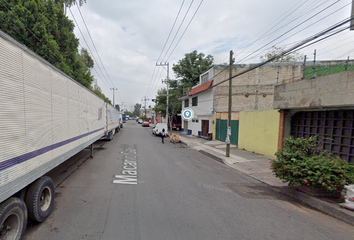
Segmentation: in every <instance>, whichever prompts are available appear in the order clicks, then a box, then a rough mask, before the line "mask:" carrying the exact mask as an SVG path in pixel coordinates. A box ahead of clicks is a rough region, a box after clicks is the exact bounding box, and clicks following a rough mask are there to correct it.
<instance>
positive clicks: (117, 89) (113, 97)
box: [110, 88, 118, 108]
mask: <svg viewBox="0 0 354 240" xmlns="http://www.w3.org/2000/svg"><path fill="white" fill-rule="evenodd" d="M110 89H111V90H112V91H113V107H114V108H115V107H116V105H114V103H115V102H114V90H118V88H110Z"/></svg>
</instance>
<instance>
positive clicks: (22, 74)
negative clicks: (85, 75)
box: [0, 32, 105, 202]
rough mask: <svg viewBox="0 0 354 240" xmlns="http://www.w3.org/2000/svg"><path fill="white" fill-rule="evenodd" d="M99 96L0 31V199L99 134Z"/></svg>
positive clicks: (101, 122)
mask: <svg viewBox="0 0 354 240" xmlns="http://www.w3.org/2000/svg"><path fill="white" fill-rule="evenodd" d="M103 111H104V101H103V100H102V99H100V98H99V97H97V96H96V95H94V94H93V93H91V92H90V91H89V90H87V89H86V88H84V87H83V86H81V85H80V84H78V83H77V82H75V81H74V80H72V79H70V78H69V77H68V76H66V75H65V74H63V73H62V72H61V71H59V70H58V69H56V68H55V67H53V66H51V65H50V64H49V63H47V62H46V61H44V60H43V59H41V58H40V57H38V56H36V55H35V54H34V53H33V52H31V51H29V50H28V49H26V48H25V47H23V46H22V45H20V44H19V43H16V42H15V41H14V40H13V39H11V38H9V37H8V36H7V35H5V34H4V33H2V32H0V202H2V201H3V200H5V199H6V198H8V197H10V196H11V195H13V194H14V193H16V192H17V191H19V190H21V189H22V188H24V187H25V186H27V185H28V184H30V183H31V182H33V181H34V180H36V179H37V178H39V177H41V176H42V175H44V174H45V173H46V172H48V171H50V170H51V169H53V168H54V167H56V166H57V165H59V164H60V163H62V162H63V161H65V160H67V159H68V158H70V157H71V156H73V155H74V154H76V153H78V152H79V151H81V150H82V149H84V148H85V147H87V146H88V145H90V144H91V143H93V142H95V141H96V140H97V139H99V138H100V137H102V136H103V135H104V126H105V121H104V117H103V116H104V112H103Z"/></svg>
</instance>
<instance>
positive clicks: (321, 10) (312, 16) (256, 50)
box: [239, 0, 340, 62]
mask: <svg viewBox="0 0 354 240" xmlns="http://www.w3.org/2000/svg"><path fill="white" fill-rule="evenodd" d="M339 1H340V0H338V1H336V2H334V3H332V4H331V5H329V6H327V7H326V8H324V9H322V10H321V11H319V12H317V13H316V14H314V15H312V16H311V17H309V18H307V19H306V20H304V21H302V22H301V23H299V24H297V25H296V26H295V27H292V28H291V29H290V30H287V31H286V32H285V33H283V34H281V35H280V36H278V37H277V38H275V39H273V40H272V41H270V42H268V43H267V44H265V45H263V46H262V47H260V48H258V49H257V50H256V51H254V52H253V53H251V54H249V55H247V56H246V57H244V58H242V59H241V60H239V62H240V61H243V60H245V59H247V58H248V57H249V56H251V55H253V54H254V53H256V52H258V51H259V50H261V49H262V48H264V47H265V46H268V45H269V44H271V43H273V42H275V41H276V40H278V39H279V38H281V37H283V36H284V35H285V34H287V33H289V32H291V31H292V30H294V29H296V28H298V27H299V26H301V25H302V24H304V23H305V22H307V21H309V20H310V19H312V18H314V17H315V16H317V15H318V14H320V13H322V12H324V11H325V10H327V9H328V8H330V7H331V6H333V5H334V4H336V3H338V2H339Z"/></svg>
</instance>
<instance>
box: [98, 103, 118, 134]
mask: <svg viewBox="0 0 354 240" xmlns="http://www.w3.org/2000/svg"><path fill="white" fill-rule="evenodd" d="M119 118H120V113H119V111H118V110H117V109H115V108H114V107H113V106H112V105H111V104H109V103H106V104H105V121H106V122H105V129H104V133H105V135H104V137H103V138H102V139H108V140H112V139H113V136H114V135H115V134H116V133H117V132H118V131H119V130H120V122H119Z"/></svg>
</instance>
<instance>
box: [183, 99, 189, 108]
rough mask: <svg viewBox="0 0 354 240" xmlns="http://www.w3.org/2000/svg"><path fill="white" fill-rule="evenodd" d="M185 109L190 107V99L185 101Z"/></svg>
mask: <svg viewBox="0 0 354 240" xmlns="http://www.w3.org/2000/svg"><path fill="white" fill-rule="evenodd" d="M184 107H189V99H186V100H184Z"/></svg>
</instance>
